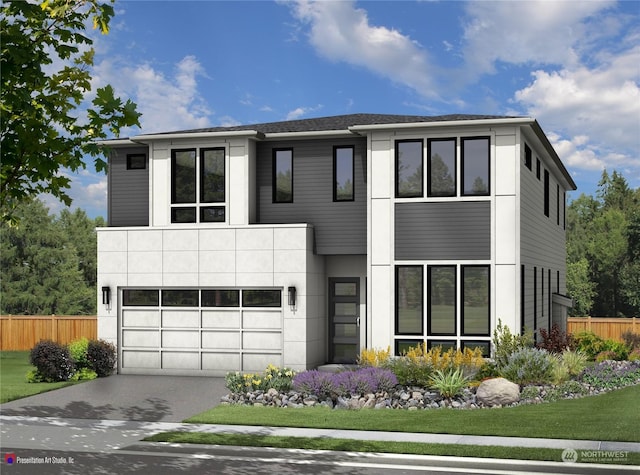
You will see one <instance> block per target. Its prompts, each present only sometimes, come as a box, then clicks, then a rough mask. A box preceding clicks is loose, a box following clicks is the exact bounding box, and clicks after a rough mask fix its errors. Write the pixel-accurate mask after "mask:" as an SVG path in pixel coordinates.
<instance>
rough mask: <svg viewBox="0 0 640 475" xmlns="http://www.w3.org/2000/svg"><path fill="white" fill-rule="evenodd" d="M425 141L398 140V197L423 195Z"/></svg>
mask: <svg viewBox="0 0 640 475" xmlns="http://www.w3.org/2000/svg"><path fill="white" fill-rule="evenodd" d="M422 144H423V142H422V140H403V141H397V142H396V197H397V198H415V197H420V196H423V183H422V182H423V157H422V154H423V146H422Z"/></svg>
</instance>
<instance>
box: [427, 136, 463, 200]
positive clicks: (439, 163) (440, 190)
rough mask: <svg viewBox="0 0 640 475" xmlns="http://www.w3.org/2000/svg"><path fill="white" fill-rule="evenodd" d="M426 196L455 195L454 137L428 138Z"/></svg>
mask: <svg viewBox="0 0 640 475" xmlns="http://www.w3.org/2000/svg"><path fill="white" fill-rule="evenodd" d="M427 155H428V156H429V164H428V165H429V170H428V176H429V182H428V184H427V194H428V196H456V139H430V140H428V141H427Z"/></svg>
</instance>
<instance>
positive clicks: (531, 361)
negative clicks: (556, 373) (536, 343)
mask: <svg viewBox="0 0 640 475" xmlns="http://www.w3.org/2000/svg"><path fill="white" fill-rule="evenodd" d="M553 365H554V358H553V356H552V355H551V354H550V353H549V352H547V351H546V350H541V349H538V348H521V349H519V350H517V351H515V352H513V353H511V354H510V355H509V357H508V359H507V363H506V364H505V365H504V366H503V367H502V368H500V375H501V376H502V377H504V378H507V379H508V380H510V381H513V382H514V383H518V384H530V383H548V382H550V381H551V379H552V377H553Z"/></svg>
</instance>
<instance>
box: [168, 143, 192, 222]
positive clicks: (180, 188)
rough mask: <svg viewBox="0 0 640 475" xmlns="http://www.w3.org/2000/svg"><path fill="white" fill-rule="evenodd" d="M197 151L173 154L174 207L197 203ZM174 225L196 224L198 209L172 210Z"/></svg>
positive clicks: (172, 185)
mask: <svg viewBox="0 0 640 475" xmlns="http://www.w3.org/2000/svg"><path fill="white" fill-rule="evenodd" d="M196 165H197V164H196V151H195V149H190V150H173V151H172V152H171V203H172V204H174V205H176V204H177V205H181V204H192V203H193V204H194V205H195V203H196V197H197V196H196ZM171 222H172V223H195V222H196V207H195V206H193V207H191V206H180V207H172V208H171Z"/></svg>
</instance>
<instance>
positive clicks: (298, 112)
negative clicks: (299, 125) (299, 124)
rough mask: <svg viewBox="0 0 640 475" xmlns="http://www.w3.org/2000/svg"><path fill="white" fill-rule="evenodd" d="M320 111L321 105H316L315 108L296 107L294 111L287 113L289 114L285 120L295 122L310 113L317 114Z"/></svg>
mask: <svg viewBox="0 0 640 475" xmlns="http://www.w3.org/2000/svg"><path fill="white" fill-rule="evenodd" d="M320 109H322V105H321V104H318V105H317V106H315V107H298V108H296V109H293V110H292V111H289V113H288V114H287V120H296V119H299V118H300V117H302V116H304V115H307V114H310V113H311V112H317V111H319V110H320Z"/></svg>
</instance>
